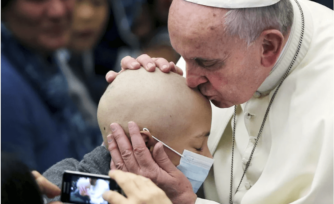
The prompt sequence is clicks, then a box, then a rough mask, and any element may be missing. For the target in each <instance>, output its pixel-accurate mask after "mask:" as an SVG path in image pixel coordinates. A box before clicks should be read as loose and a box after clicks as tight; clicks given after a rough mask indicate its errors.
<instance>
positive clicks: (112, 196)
mask: <svg viewBox="0 0 334 204" xmlns="http://www.w3.org/2000/svg"><path fill="white" fill-rule="evenodd" d="M102 197H103V199H104V200H105V201H107V202H108V203H111V204H128V203H129V201H128V200H127V199H126V198H125V197H124V196H123V195H121V194H119V193H118V192H115V191H106V192H104V193H103V195H102Z"/></svg>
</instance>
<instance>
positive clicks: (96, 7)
mask: <svg viewBox="0 0 334 204" xmlns="http://www.w3.org/2000/svg"><path fill="white" fill-rule="evenodd" d="M140 4H141V0H127V1H124V2H122V1H116V0H77V1H76V3H75V6H74V10H73V21H72V26H71V29H70V30H69V36H70V41H69V44H68V46H67V47H66V49H61V50H59V51H58V52H57V58H58V59H59V61H60V67H61V69H62V71H63V72H64V75H65V77H66V78H67V80H68V82H69V90H70V95H71V98H72V100H73V101H74V102H75V104H76V106H77V107H78V108H79V110H80V112H81V114H82V115H83V117H84V119H85V121H86V122H88V123H89V124H91V125H94V126H97V120H96V110H97V104H98V102H99V99H100V97H101V96H102V94H103V92H104V91H105V89H106V87H107V85H108V83H107V82H106V81H105V74H106V73H107V72H108V71H110V70H115V71H119V70H120V66H119V64H120V60H121V58H123V57H124V56H125V55H132V56H134V57H135V56H137V55H139V54H140V52H139V44H138V40H137V38H136V36H134V35H133V34H132V33H131V30H130V23H131V22H132V20H133V18H134V17H135V16H136V15H135V13H136V10H137V5H140Z"/></svg>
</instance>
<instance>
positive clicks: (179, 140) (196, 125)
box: [154, 108, 212, 166]
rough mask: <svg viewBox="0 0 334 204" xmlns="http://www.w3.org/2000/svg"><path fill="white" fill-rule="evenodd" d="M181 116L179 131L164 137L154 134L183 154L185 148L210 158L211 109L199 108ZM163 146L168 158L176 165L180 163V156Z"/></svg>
mask: <svg viewBox="0 0 334 204" xmlns="http://www.w3.org/2000/svg"><path fill="white" fill-rule="evenodd" d="M182 118H183V120H182V124H179V128H180V131H178V132H179V133H176V135H169V136H168V137H165V138H159V136H158V135H154V136H156V137H157V138H158V139H160V140H161V141H162V142H164V143H165V144H167V145H168V146H169V147H171V148H172V149H174V150H176V151H177V152H179V153H180V154H183V151H184V150H185V149H186V150H189V151H192V152H194V153H197V154H200V155H203V156H206V157H210V158H211V157H212V156H211V154H210V152H209V149H208V146H207V141H208V136H209V134H210V127H211V110H210V109H208V108H201V109H198V110H197V111H196V112H194V113H192V114H191V115H188V116H187V117H182ZM178 121H180V120H178ZM170 132H174V131H170ZM164 148H165V152H166V153H167V155H168V157H169V158H170V160H171V161H172V162H173V164H174V165H175V166H177V165H178V164H179V163H180V159H181V157H180V156H179V155H178V154H176V153H175V152H173V151H171V150H170V149H168V148H167V147H164Z"/></svg>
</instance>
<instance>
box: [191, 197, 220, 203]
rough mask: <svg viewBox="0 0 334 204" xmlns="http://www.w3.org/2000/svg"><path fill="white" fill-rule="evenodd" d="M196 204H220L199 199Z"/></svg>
mask: <svg viewBox="0 0 334 204" xmlns="http://www.w3.org/2000/svg"><path fill="white" fill-rule="evenodd" d="M195 204H219V203H217V202H215V201H211V200H205V199H202V198H197V199H196V202H195Z"/></svg>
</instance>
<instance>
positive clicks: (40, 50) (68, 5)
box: [1, 0, 179, 172]
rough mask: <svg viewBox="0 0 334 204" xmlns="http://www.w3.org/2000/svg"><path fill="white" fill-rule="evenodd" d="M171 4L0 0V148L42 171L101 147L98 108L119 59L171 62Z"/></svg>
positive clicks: (168, 1) (137, 0)
mask: <svg viewBox="0 0 334 204" xmlns="http://www.w3.org/2000/svg"><path fill="white" fill-rule="evenodd" d="M171 1H172V0H122V1H118V0H3V1H1V116H2V120H1V151H2V153H5V152H7V153H11V154H12V155H14V156H16V157H17V158H19V159H20V160H21V161H23V162H24V163H25V164H26V165H27V166H28V167H29V168H30V169H35V170H38V171H40V172H44V171H45V170H46V169H47V168H48V167H50V166H51V165H53V164H55V163H57V162H58V161H60V160H62V159H64V158H75V159H78V160H81V159H82V157H83V155H84V154H86V153H88V152H90V151H91V150H93V149H94V148H95V147H96V146H99V145H101V144H102V137H101V133H100V130H99V127H98V125H97V118H96V109H97V104H98V102H99V99H100V97H101V95H102V94H103V92H104V90H105V89H106V87H107V85H108V84H107V82H106V81H105V74H106V73H107V72H108V71H109V70H114V71H119V70H120V69H121V67H120V61H121V59H122V58H123V57H124V56H127V55H129V56H132V57H137V56H139V55H140V54H142V53H147V54H149V55H150V56H152V57H163V58H166V59H168V60H169V61H174V62H175V63H176V62H177V60H178V58H179V56H178V54H177V53H175V51H174V50H173V48H172V47H171V45H170V42H169V37H168V30H167V18H168V9H169V6H170V4H171Z"/></svg>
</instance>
